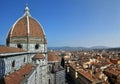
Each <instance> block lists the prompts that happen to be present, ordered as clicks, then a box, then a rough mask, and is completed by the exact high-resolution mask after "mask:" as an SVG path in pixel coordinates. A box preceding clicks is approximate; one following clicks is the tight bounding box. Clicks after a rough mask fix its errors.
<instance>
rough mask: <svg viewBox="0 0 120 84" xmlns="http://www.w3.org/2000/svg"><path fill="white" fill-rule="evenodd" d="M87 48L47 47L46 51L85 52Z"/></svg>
mask: <svg viewBox="0 0 120 84" xmlns="http://www.w3.org/2000/svg"><path fill="white" fill-rule="evenodd" d="M86 49H88V48H85V47H67V46H64V47H48V50H86Z"/></svg>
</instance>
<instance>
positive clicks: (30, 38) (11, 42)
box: [6, 5, 47, 52]
mask: <svg viewBox="0 0 120 84" xmlns="http://www.w3.org/2000/svg"><path fill="white" fill-rule="evenodd" d="M6 44H7V46H9V47H17V48H22V49H23V50H27V51H40V52H43V51H46V49H47V48H46V44H47V39H46V36H45V33H44V30H43V28H42V26H41V25H40V23H39V22H38V21H37V20H36V19H35V18H33V17H32V16H31V14H30V10H29V8H28V5H26V8H25V10H24V14H23V16H22V17H20V18H19V19H18V20H17V21H16V22H15V23H14V24H13V26H12V28H11V29H10V31H9V33H8V36H7V39H6Z"/></svg>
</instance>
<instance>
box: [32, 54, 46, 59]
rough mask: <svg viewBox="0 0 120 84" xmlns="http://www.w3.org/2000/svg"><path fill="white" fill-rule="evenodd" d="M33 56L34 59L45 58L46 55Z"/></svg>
mask: <svg viewBox="0 0 120 84" xmlns="http://www.w3.org/2000/svg"><path fill="white" fill-rule="evenodd" d="M33 58H34V59H43V58H44V56H43V55H42V54H36V55H35V56H34V57H33Z"/></svg>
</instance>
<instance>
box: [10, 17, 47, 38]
mask: <svg viewBox="0 0 120 84" xmlns="http://www.w3.org/2000/svg"><path fill="white" fill-rule="evenodd" d="M28 18H29V24H28V22H27V17H26V16H24V17H22V18H21V19H20V20H18V21H17V22H16V24H15V25H14V26H13V27H12V29H11V30H10V32H9V34H8V38H9V37H10V36H11V37H16V36H17V37H19V36H27V35H28V26H29V32H30V33H29V36H32V37H44V36H45V35H44V32H43V30H42V27H41V26H40V24H39V23H38V22H37V21H36V20H35V19H33V18H32V17H30V16H29V17H28ZM10 34H11V35H10Z"/></svg>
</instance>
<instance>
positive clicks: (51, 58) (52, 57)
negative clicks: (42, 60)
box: [48, 51, 59, 62]
mask: <svg viewBox="0 0 120 84" xmlns="http://www.w3.org/2000/svg"><path fill="white" fill-rule="evenodd" d="M48 61H49V62H58V61H59V58H58V56H57V54H56V53H55V52H54V51H53V52H52V51H51V52H48Z"/></svg>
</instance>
